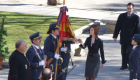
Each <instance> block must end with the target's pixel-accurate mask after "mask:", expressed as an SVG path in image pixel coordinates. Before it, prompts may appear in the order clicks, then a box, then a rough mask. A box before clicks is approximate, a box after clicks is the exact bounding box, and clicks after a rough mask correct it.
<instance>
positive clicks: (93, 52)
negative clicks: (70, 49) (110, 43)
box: [80, 36, 106, 64]
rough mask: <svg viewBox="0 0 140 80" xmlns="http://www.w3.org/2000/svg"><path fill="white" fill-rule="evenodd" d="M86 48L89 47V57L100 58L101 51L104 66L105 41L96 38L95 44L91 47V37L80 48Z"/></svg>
mask: <svg viewBox="0 0 140 80" xmlns="http://www.w3.org/2000/svg"><path fill="white" fill-rule="evenodd" d="M86 46H88V57H92V56H93V57H100V55H99V54H98V53H99V49H100V54H101V58H102V64H104V63H105V62H106V61H105V57H104V49H103V41H102V40H101V39H100V38H98V37H96V38H95V43H93V44H92V46H91V36H90V37H88V38H87V39H86V41H85V43H84V45H80V47H82V48H86ZM88 57H87V61H88Z"/></svg>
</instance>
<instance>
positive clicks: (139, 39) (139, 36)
mask: <svg viewBox="0 0 140 80" xmlns="http://www.w3.org/2000/svg"><path fill="white" fill-rule="evenodd" d="M132 39H133V40H135V41H137V42H140V34H135V35H134V37H133V38H132Z"/></svg>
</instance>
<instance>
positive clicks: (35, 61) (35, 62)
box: [26, 46, 44, 80]
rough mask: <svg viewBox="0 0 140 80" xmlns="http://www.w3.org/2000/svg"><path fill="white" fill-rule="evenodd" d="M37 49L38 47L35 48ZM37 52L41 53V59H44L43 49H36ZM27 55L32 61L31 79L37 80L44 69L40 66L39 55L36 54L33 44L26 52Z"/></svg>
mask: <svg viewBox="0 0 140 80" xmlns="http://www.w3.org/2000/svg"><path fill="white" fill-rule="evenodd" d="M35 49H36V48H35ZM36 50H37V52H38V53H39V55H40V57H41V59H42V60H43V55H44V54H43V52H42V50H41V49H36ZM26 57H27V59H28V60H29V62H30V67H31V79H35V80H37V79H38V78H39V76H40V73H41V71H42V67H40V66H39V61H40V59H39V57H38V55H37V54H36V52H35V50H34V48H33V46H31V47H30V48H29V49H28V50H27V52H26Z"/></svg>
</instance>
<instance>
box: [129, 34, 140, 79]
mask: <svg viewBox="0 0 140 80" xmlns="http://www.w3.org/2000/svg"><path fill="white" fill-rule="evenodd" d="M132 45H133V49H132V51H131V53H130V55H129V65H130V80H140V34H135V35H134V37H133V38H132Z"/></svg>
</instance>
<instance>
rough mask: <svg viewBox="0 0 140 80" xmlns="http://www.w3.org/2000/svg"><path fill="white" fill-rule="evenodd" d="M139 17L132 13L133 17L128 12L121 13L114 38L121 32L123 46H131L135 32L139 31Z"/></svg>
mask: <svg viewBox="0 0 140 80" xmlns="http://www.w3.org/2000/svg"><path fill="white" fill-rule="evenodd" d="M138 23H139V17H138V16H137V15H136V14H134V13H132V15H131V17H130V18H128V17H127V13H122V14H120V15H119V17H118V20H117V23H116V26H115V30H114V34H113V38H117V37H118V34H119V32H121V33H120V44H121V45H123V46H131V41H132V40H131V38H132V37H133V36H134V34H136V33H139V31H138Z"/></svg>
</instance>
